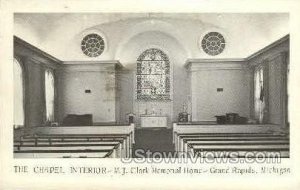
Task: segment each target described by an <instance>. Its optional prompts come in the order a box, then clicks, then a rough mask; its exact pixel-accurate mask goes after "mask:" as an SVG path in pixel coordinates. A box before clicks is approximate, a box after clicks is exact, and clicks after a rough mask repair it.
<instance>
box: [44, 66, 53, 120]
mask: <svg viewBox="0 0 300 190" xmlns="http://www.w3.org/2000/svg"><path fill="white" fill-rule="evenodd" d="M45 97H46V121H47V122H52V121H54V75H53V72H52V71H51V70H46V72H45Z"/></svg>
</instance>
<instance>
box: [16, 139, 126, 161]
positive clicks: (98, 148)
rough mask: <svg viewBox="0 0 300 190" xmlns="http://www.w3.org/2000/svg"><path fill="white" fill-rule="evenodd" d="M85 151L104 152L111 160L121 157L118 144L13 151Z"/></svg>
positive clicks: (30, 148) (34, 147) (42, 146)
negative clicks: (109, 153)
mask: <svg viewBox="0 0 300 190" xmlns="http://www.w3.org/2000/svg"><path fill="white" fill-rule="evenodd" d="M43 150H47V151H54V152H55V151H60V150H64V151H75V150H77V151H85V150H92V151H105V152H111V151H112V153H111V157H112V158H119V157H121V154H122V153H121V149H120V144H119V143H118V142H115V143H110V144H103V143H98V144H86V145H78V144H67V145H66V144H58V145H57V144H55V145H40V146H35V145H26V146H14V151H16V152H23V151H43Z"/></svg>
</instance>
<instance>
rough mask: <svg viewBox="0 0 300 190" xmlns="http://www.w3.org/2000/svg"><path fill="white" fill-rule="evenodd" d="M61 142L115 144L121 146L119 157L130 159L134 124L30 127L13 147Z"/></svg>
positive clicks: (68, 143) (67, 143)
mask: <svg viewBox="0 0 300 190" xmlns="http://www.w3.org/2000/svg"><path fill="white" fill-rule="evenodd" d="M26 135H27V136H26ZM62 142H63V143H64V146H65V145H71V144H72V145H73V144H77V145H88V144H91V143H95V142H97V143H98V142H102V144H103V146H105V144H106V143H108V142H116V143H119V144H121V146H120V147H121V149H124V151H122V153H121V156H124V157H131V155H132V144H133V143H134V124H130V125H117V126H68V127H66V126H60V127H32V128H27V130H26V131H25V137H22V138H20V139H19V140H17V141H15V145H19V146H33V144H34V145H35V146H40V145H49V143H50V145H53V144H59V143H62ZM104 142H105V143H104ZM123 152H125V154H124V153H123ZM47 154H48V153H47ZM123 154H124V155H123Z"/></svg>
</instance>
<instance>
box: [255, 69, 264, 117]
mask: <svg viewBox="0 0 300 190" xmlns="http://www.w3.org/2000/svg"><path fill="white" fill-rule="evenodd" d="M254 85H255V88H254V110H255V119H257V120H258V121H259V123H263V122H264V116H265V115H264V112H265V102H266V100H265V89H264V69H263V67H262V66H259V67H257V68H256V69H255V72H254Z"/></svg>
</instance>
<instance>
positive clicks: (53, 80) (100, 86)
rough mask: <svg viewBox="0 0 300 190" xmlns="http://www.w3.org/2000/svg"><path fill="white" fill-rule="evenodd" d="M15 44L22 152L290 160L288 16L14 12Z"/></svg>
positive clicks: (17, 135) (18, 151)
mask: <svg viewBox="0 0 300 190" xmlns="http://www.w3.org/2000/svg"><path fill="white" fill-rule="evenodd" d="M13 41H14V43H13V45H14V55H13V56H14V57H13V61H12V62H13V69H14V126H13V127H14V153H15V154H14V155H15V157H17V158H27V157H28V158H45V157H51V158H52V157H54V158H56V157H64V158H70V157H76V158H81V157H93V158H98V157H112V158H116V157H136V156H137V155H135V150H140V149H143V150H146V149H149V150H151V151H153V152H172V153H174V152H192V154H195V153H196V152H197V151H200V150H203V149H205V150H207V151H209V150H219V149H220V150H227V149H228V151H229V148H230V147H231V149H234V150H237V151H238V155H239V156H240V157H243V155H245V151H247V150H248V149H249V150H251V151H255V152H258V151H263V152H268V153H270V152H279V153H280V155H281V156H282V157H289V135H288V134H289V119H288V118H289V116H288V70H289V15H288V14H285V13H259V14H258V13H257V14H254V13H251V14H250V13H177V14H175V13H15V14H14V37H13ZM191 134H193V135H192V136H193V138H191ZM196 135H198V136H197V137H195V136H196ZM204 136H205V138H209V139H210V141H211V142H212V143H211V145H210V144H209V143H208V142H210V141H208V140H207V139H206V140H203V139H204ZM231 137H232V139H235V141H233V142H231V141H230V142H229V141H227V139H229V138H231ZM216 139H221V140H220V142H219V140H216ZM241 140H243V141H242V142H243V143H244V144H243V143H242V144H243V145H245V146H246V148H245V147H243V148H241V147H240V146H238V145H239V144H241V142H238V141H241ZM204 141H207V142H206V144H205V145H204V144H203V142H204ZM217 141H218V143H219V144H218V143H217V145H216V142H217ZM221 141H222V143H223V144H222V143H221ZM246 141H247V142H246ZM91 142H93V143H92V144H89V143H91ZM212 144H213V145H212ZM215 146H217V148H214V147H215ZM206 148H207V149H206ZM231 149H230V150H231ZM246 149H247V150H246ZM100 153H101V154H100Z"/></svg>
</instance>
